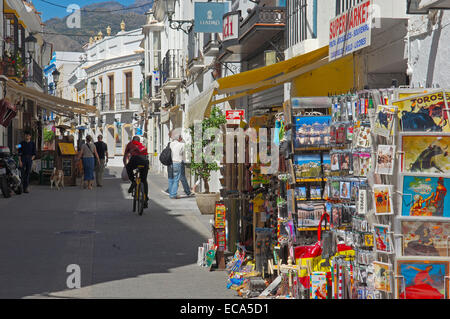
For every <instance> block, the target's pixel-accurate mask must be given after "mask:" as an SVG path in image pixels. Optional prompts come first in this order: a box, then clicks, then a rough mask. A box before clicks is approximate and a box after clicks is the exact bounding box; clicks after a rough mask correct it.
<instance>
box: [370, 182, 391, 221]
mask: <svg viewBox="0 0 450 319" xmlns="http://www.w3.org/2000/svg"><path fill="white" fill-rule="evenodd" d="M391 188H392V187H391V186H390V185H373V193H374V204H375V215H391V214H393V213H394V212H393V209H392V194H391Z"/></svg>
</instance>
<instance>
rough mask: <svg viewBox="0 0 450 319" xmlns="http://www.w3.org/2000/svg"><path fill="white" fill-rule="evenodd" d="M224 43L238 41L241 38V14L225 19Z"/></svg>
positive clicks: (234, 14)
mask: <svg viewBox="0 0 450 319" xmlns="http://www.w3.org/2000/svg"><path fill="white" fill-rule="evenodd" d="M222 35H223V41H227V40H233V39H237V38H238V36H239V13H238V12H236V13H232V14H229V15H227V16H225V17H223V30H222Z"/></svg>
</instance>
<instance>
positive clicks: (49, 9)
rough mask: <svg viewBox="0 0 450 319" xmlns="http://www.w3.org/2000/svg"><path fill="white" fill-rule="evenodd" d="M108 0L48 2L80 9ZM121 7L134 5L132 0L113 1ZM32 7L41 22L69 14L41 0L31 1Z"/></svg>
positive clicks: (49, 0)
mask: <svg viewBox="0 0 450 319" xmlns="http://www.w3.org/2000/svg"><path fill="white" fill-rule="evenodd" d="M105 1H108V0H48V2H52V3H56V4H58V5H61V6H69V5H70V4H76V5H78V6H79V7H80V8H82V7H84V6H86V5H89V4H94V3H98V2H105ZM114 1H117V2H119V3H121V4H123V5H126V6H129V5H132V4H133V3H134V0H114ZM33 5H34V6H35V7H36V9H37V11H39V12H41V13H42V21H47V20H48V19H51V18H62V17H65V16H67V15H68V14H70V12H67V11H66V9H64V8H60V7H57V6H53V5H51V4H48V3H45V2H43V1H41V0H33Z"/></svg>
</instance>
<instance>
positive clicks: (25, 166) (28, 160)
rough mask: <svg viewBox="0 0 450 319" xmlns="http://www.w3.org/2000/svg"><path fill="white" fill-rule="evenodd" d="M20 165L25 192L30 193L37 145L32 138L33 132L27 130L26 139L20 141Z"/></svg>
mask: <svg viewBox="0 0 450 319" xmlns="http://www.w3.org/2000/svg"><path fill="white" fill-rule="evenodd" d="M18 153H19V166H20V168H21V170H22V184H23V192H24V193H28V192H29V191H28V185H29V183H30V173H31V167H32V166H33V161H34V159H35V157H36V145H35V144H34V142H33V141H32V140H31V133H30V132H29V131H25V140H24V141H22V142H20V148H19V152H18Z"/></svg>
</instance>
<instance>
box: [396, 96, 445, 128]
mask: <svg viewBox="0 0 450 319" xmlns="http://www.w3.org/2000/svg"><path fill="white" fill-rule="evenodd" d="M448 101H450V93H449V92H445V91H442V92H434V93H428V94H422V95H414V96H410V97H407V98H404V99H401V100H397V101H394V102H393V105H394V106H396V107H397V109H398V113H397V114H398V117H399V119H400V129H401V131H403V132H450V123H449V120H448V118H449V110H448Z"/></svg>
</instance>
